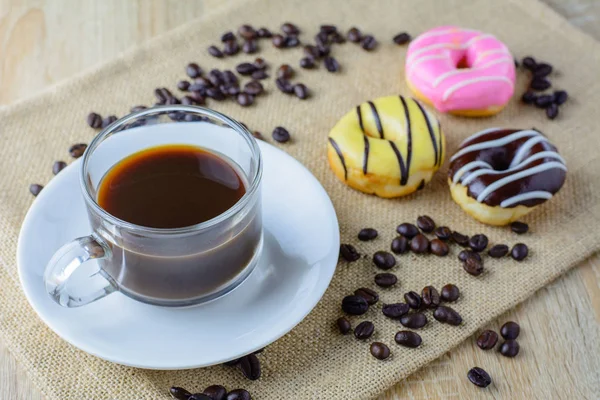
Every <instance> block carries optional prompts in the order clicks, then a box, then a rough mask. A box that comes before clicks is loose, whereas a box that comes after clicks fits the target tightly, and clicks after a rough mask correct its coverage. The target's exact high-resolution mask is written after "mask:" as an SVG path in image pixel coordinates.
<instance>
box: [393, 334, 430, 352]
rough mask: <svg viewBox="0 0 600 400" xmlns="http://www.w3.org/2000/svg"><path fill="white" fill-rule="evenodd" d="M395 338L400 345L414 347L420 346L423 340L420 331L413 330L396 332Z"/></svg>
mask: <svg viewBox="0 0 600 400" xmlns="http://www.w3.org/2000/svg"><path fill="white" fill-rule="evenodd" d="M394 340H395V341H396V343H398V344H399V345H400V346H404V347H410V348H413V349H414V348H416V347H419V346H420V345H421V343H422V342H423V340H422V339H421V336H420V335H419V334H418V333H416V332H411V331H399V332H398V333H396V336H395V337H394Z"/></svg>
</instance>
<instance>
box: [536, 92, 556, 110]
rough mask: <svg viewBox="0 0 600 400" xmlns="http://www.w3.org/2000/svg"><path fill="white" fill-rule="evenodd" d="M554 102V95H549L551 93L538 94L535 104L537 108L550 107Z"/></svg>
mask: <svg viewBox="0 0 600 400" xmlns="http://www.w3.org/2000/svg"><path fill="white" fill-rule="evenodd" d="M553 103H554V96H552V95H549V94H544V95H541V96H538V97H537V98H536V99H535V106H536V107H537V108H548V107H550V105H551V104H553Z"/></svg>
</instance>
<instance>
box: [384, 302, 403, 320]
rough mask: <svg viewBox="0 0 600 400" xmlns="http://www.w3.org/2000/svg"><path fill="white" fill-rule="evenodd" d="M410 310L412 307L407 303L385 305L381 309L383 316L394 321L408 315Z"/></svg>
mask: <svg viewBox="0 0 600 400" xmlns="http://www.w3.org/2000/svg"><path fill="white" fill-rule="evenodd" d="M409 310H410V307H409V306H408V304H406V303H395V304H384V305H383V307H382V309H381V311H382V312H383V315H385V316H386V317H388V318H392V319H399V318H400V317H402V316H403V315H405V314H406V313H408V311H409Z"/></svg>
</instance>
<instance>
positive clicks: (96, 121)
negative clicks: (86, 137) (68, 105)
mask: <svg viewBox="0 0 600 400" xmlns="http://www.w3.org/2000/svg"><path fill="white" fill-rule="evenodd" d="M87 124H88V125H89V126H90V127H92V128H94V129H98V128H100V127H102V117H101V116H100V115H99V114H96V113H95V112H92V113H89V114H88V116H87Z"/></svg>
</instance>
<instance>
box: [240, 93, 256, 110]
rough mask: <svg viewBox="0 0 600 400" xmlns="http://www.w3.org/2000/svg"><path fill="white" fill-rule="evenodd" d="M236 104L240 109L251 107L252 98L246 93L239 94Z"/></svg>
mask: <svg viewBox="0 0 600 400" xmlns="http://www.w3.org/2000/svg"><path fill="white" fill-rule="evenodd" d="M237 102H238V104H239V105H240V106H242V107H248V106H251V105H252V103H254V96H252V95H251V94H248V93H240V94H238V95H237Z"/></svg>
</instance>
